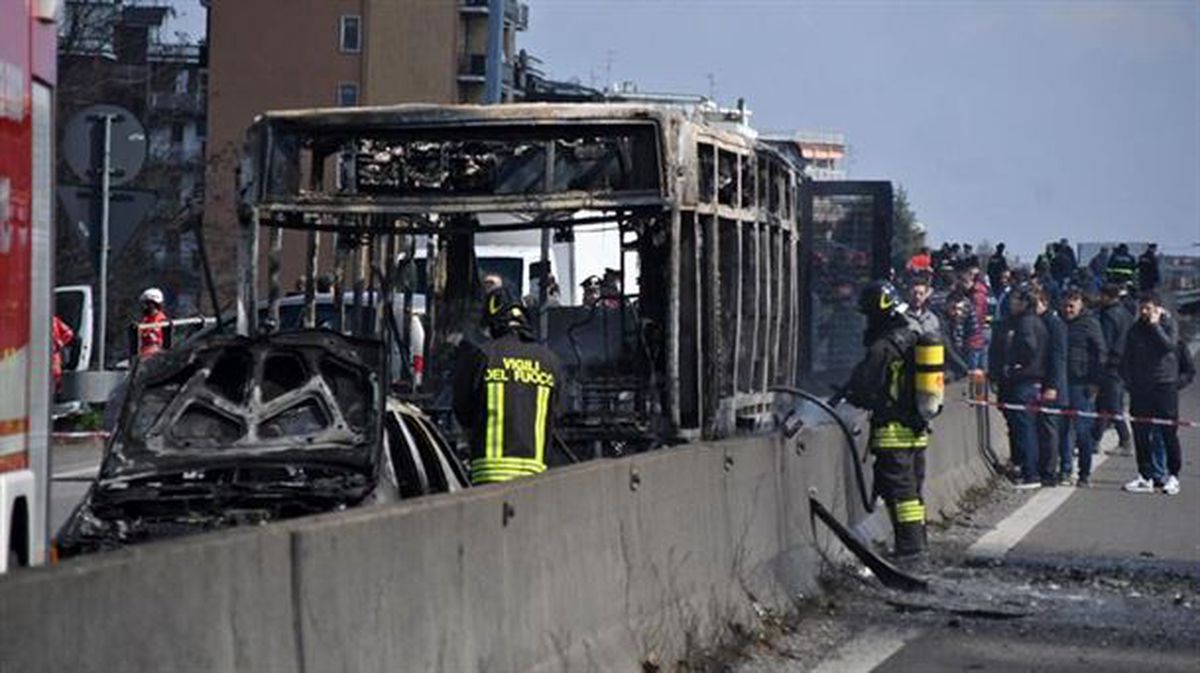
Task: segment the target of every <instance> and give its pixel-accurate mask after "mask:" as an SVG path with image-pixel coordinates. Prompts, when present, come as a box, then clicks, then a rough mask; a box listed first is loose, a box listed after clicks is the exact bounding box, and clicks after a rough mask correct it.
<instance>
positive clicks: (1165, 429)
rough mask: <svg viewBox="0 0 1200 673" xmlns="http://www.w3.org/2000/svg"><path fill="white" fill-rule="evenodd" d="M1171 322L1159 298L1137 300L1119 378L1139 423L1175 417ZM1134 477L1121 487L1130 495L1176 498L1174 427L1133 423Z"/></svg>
mask: <svg viewBox="0 0 1200 673" xmlns="http://www.w3.org/2000/svg"><path fill="white" fill-rule="evenodd" d="M1178 339H1179V336H1178V329H1177V328H1176V326H1175V321H1174V320H1173V319H1172V318H1171V316H1170V314H1169V313H1167V312H1166V309H1164V308H1163V307H1162V303H1161V302H1160V301H1159V299H1158V296H1157V295H1156V294H1154V293H1153V292H1144V293H1142V295H1141V296H1140V297H1138V319H1137V322H1135V323H1134V324H1133V327H1130V328H1129V334H1128V336H1127V337H1126V340H1125V354H1124V356H1123V357H1122V359H1121V377H1122V378H1123V379H1124V380H1125V385H1126V386H1127V387H1128V388H1129V413H1130V415H1131V416H1135V417H1141V418H1162V419H1169V420H1175V419H1177V418H1179V387H1178V386H1179V351H1178V345H1177V342H1178ZM1133 444H1134V450H1135V452H1136V455H1137V467H1138V476H1137V478H1136V479H1134V480H1132V481H1130V482H1129V483H1127V484H1125V487H1124V488H1125V490H1126V491H1129V492H1131V493H1153V492H1154V491H1156V490H1158V491H1162V492H1163V493H1166V494H1168V495H1176V494H1178V493H1179V469H1180V466H1181V463H1182V460H1181V458H1182V455H1181V450H1180V446H1179V434H1178V429H1177V428H1176V427H1175V426H1173V425H1156V424H1152V423H1144V422H1138V421H1134V422H1133Z"/></svg>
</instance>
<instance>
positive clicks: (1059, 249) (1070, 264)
mask: <svg viewBox="0 0 1200 673" xmlns="http://www.w3.org/2000/svg"><path fill="white" fill-rule="evenodd" d="M1078 265H1079V262H1078V261H1077V260H1076V259H1075V251H1074V250H1073V249H1072V248H1071V244H1070V242H1068V241H1067V239H1065V238H1064V239H1062V240H1060V241H1059V242H1058V244H1057V245H1056V246H1055V248H1054V258H1053V259H1052V260H1051V261H1050V271H1051V274H1052V275H1053V276H1054V280H1056V281H1058V284H1059V285H1063V284H1065V283H1066V282H1067V279H1068V278H1070V277H1071V274H1073V273H1075V267H1076V266H1078Z"/></svg>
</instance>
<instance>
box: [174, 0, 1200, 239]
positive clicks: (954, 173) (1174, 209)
mask: <svg viewBox="0 0 1200 673" xmlns="http://www.w3.org/2000/svg"><path fill="white" fill-rule="evenodd" d="M403 1H406V2H410V1H413V0H403ZM174 2H175V4H176V5H177V6H178V8H179V12H180V15H181V16H180V17H179V20H178V23H180V24H181V25H185V26H187V25H191V24H190V22H191V21H195V25H196V26H202V12H201V11H200V9H199V3H198V1H197V0H174ZM528 2H529V5H530V21H529V30H528V32H526V33H524V34H522V35H520V37H519V46H520V47H521V48H524V49H526V50H528V51H529V52H530V53H531V54H533V55H534V56H537V57H538V58H540V59H542V61H543V62H544V70H546V71H547V73H548V74H549V75H551V76H552V77H554V78H557V79H572V78H577V79H578V80H579V81H581V82H582V83H584V84H596V85H599V86H603V85H604V84H605V81H606V80H607V79H608V78H609V77H611V81H613V82H622V81H631V82H634V83H636V85H637V86H638V87H639V89H640V90H641V91H668V92H684V93H700V94H708V93H710V92H715V94H716V96H717V98H718V100H719V101H720V102H721V103H722V104H726V105H733V104H734V102H735V101H736V100H737V99H738V98H745V99H746V102H747V105H748V106H749V107H750V109H751V110H752V111H753V112H754V116H753V118H752V123H753V125H754V126H755V127H757V128H758V129H759V130H762V131H771V132H775V131H790V130H820V131H837V132H842V133H844V134H845V135H846V139H847V142H848V143H849V146H850V152H851V156H850V160H849V162H848V169H849V171H850V175H851V176H852V177H856V178H862V179H889V180H892V181H893V182H895V183H899V184H900V185H902V186H903V187H904V188H905V189H906V190H907V192H908V195H909V199H910V201H911V203H912V205H913V207H914V209H915V210H916V212H917V216H918V219H919V220H921V221H922V222H923V223H924V224H925V225H926V226H927V227H928V229H929V231H930V240H931V241H942V240H958V241H964V242H969V243H978V242H980V241H982V240H984V239H987V240H988V241H990V242H992V243H995V242H997V241H1001V240H1003V241H1006V242H1007V243H1008V246H1009V248H1010V250H1012V251H1014V252H1016V253H1019V254H1022V256H1029V255H1031V254H1032V253H1034V252H1035V251H1036V250H1037V249H1039V248H1041V247H1042V245H1043V243H1044V242H1045V241H1048V240H1051V239H1055V240H1057V239H1058V238H1060V237H1063V236H1065V237H1067V238H1069V239H1071V241H1072V242H1078V241H1095V240H1119V239H1129V240H1156V241H1159V243H1160V248H1162V249H1164V251H1166V252H1173V253H1185V252H1189V251H1190V252H1193V253H1200V248H1198V247H1194V246H1195V244H1197V243H1200V0H1170V1H1167V0H1127V1H1125V2H1111V1H1109V2H1099V1H1096V2H1093V1H1089V0H1059V1H1053V0H1042V1H1038V2H1031V1H1027V0H1026V1H1021V0H1004V1H994V2H993V1H989V0H958V1H950V0H945V1H937V2H935V1H915V0H891V1H874V2H869V1H865V0H841V1H831V0H827V1H824V2H818V1H807V0H687V1H682V0H528ZM196 17H199V18H196Z"/></svg>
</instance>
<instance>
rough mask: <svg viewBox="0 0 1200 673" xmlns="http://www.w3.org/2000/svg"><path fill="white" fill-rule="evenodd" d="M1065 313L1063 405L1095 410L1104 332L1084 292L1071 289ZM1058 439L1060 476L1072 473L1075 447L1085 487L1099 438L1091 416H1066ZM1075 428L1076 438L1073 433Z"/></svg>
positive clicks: (1102, 365)
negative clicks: (1064, 391) (1093, 435)
mask: <svg viewBox="0 0 1200 673" xmlns="http://www.w3.org/2000/svg"><path fill="white" fill-rule="evenodd" d="M1063 316H1064V317H1065V318H1066V319H1067V390H1066V399H1065V400H1063V403H1064V406H1066V407H1067V408H1070V409H1074V410H1075V411H1082V412H1093V411H1095V410H1096V393H1097V391H1098V390H1099V386H1100V382H1101V380H1103V377H1104V355H1105V344H1104V333H1103V332H1102V331H1101V329H1100V320H1099V319H1097V318H1096V316H1095V315H1093V314H1092V312H1091V311H1089V310H1088V309H1087V306H1086V305H1085V304H1084V300H1083V293H1082V292H1080V291H1079V290H1071V291H1070V292H1068V293H1067V296H1066V298H1065V299H1064V300H1063ZM1061 429H1062V437H1061V438H1060V440H1059V444H1058V447H1059V452H1058V458H1059V461H1060V462H1059V475H1060V477H1062V478H1063V479H1065V478H1067V477H1070V476H1071V471H1072V470H1071V467H1072V464H1073V463H1074V460H1073V458H1074V455H1073V454H1074V449H1075V448H1076V447H1078V448H1079V479H1078V480H1077V481H1076V482H1075V484H1076V485H1077V486H1079V487H1081V488H1086V487H1087V486H1088V485H1089V484H1090V483H1091V482H1090V480H1091V475H1092V452H1093V450H1094V449H1095V446H1096V440H1095V438H1094V437H1092V419H1091V418H1088V417H1085V416H1076V417H1073V418H1067V419H1064V422H1063V424H1062V428H1061ZM1072 430H1074V441H1073V442H1072V441H1071V439H1072V437H1071V435H1072V432H1071V431H1072Z"/></svg>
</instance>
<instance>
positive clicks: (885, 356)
mask: <svg viewBox="0 0 1200 673" xmlns="http://www.w3.org/2000/svg"><path fill="white" fill-rule="evenodd" d="M906 308H907V307H906V306H905V305H904V303H903V302H902V301H901V299H900V294H899V292H898V291H897V290H896V289H895V288H894V287H893V286H892V285H891V284H890V283H887V282H875V283H871V284H870V285H868V286H867V287H865V288H864V289H863V291H862V294H861V295H860V297H859V310H860V311H861V312H862V313H864V314H865V315H866V317H867V331H866V333H865V334H864V335H863V343H864V344H865V345H866V346H867V354H866V356H865V357H864V358H863V360H862V361H861V362H859V363H858V365H857V366H856V367H855V368H854V372H853V374H851V377H850V382H849V383H848V384H847V386H846V388H845V389H844V391H843V393H844V394H845V396H846V400H847V401H849V402H850V403H851V404H853V405H855V406H857V407H861V408H863V409H866V410H868V411H870V412H871V438H870V447H871V452H872V453H873V454H874V456H875V494H876V495H878V496H880V497H882V498H883V500H884V502H885V503H886V504H887V508H888V514H889V516H890V517H891V519H892V528H893V530H894V531H895V554H896V556H897V557H905V556H913V555H916V554H920V553H921V552H923V551H925V547H926V542H925V503H924V501H923V500H922V499H921V486H922V483H923V482H924V480H925V449H926V447H928V446H929V432H928V421H929V419H930V418H932V417H933V416H934V415H936V414H937V413H939V412H940V411H941V406H942V396H943V388H942V386H943V381H942V366H943V362H942V358H943V357H944V353H943V351H942V346H941V344H940V343H939V342H938V341H937V340H936V338H933V337H931V336H930V335H922V334H921V333H920V331H919V330H918V329H917V326H916V325H915V324H913V323H912V322H911V320H910V319H909V318H908V317H907V316H905V311H906Z"/></svg>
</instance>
